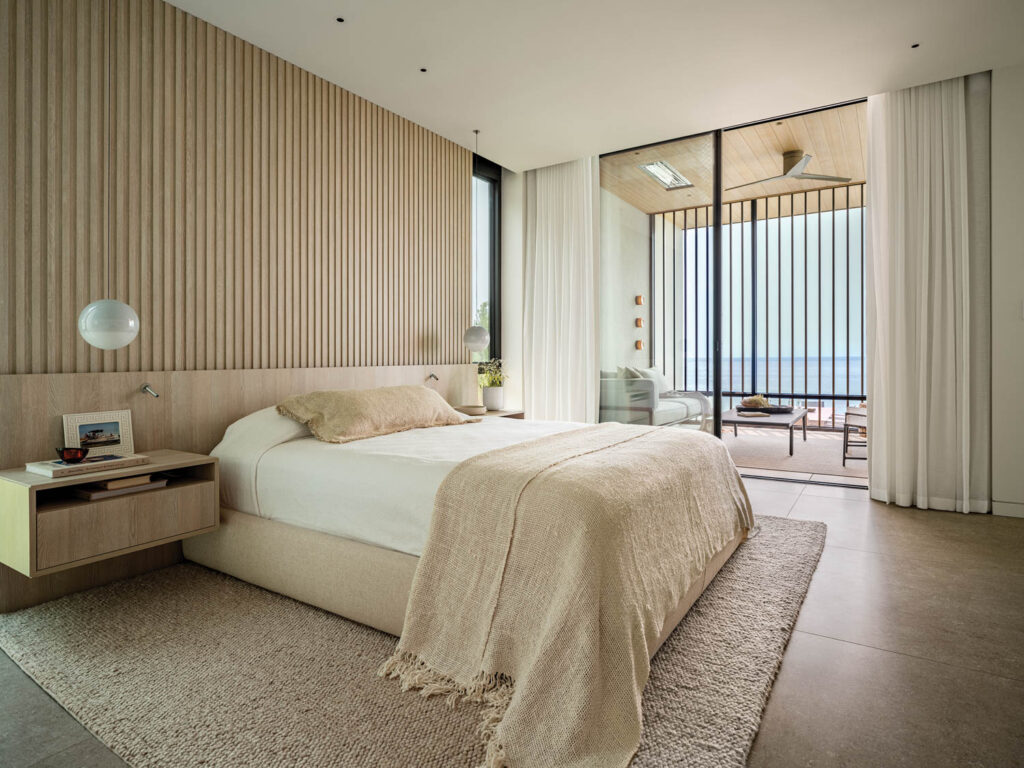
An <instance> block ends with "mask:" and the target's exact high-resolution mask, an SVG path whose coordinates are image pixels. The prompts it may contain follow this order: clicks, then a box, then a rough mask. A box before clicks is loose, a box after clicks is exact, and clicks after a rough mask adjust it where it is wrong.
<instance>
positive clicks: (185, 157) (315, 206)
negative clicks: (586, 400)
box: [0, 0, 472, 374]
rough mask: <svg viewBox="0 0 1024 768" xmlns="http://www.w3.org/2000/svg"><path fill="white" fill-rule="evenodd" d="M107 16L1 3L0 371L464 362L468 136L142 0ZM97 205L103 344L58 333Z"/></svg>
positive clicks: (85, 294)
mask: <svg viewBox="0 0 1024 768" xmlns="http://www.w3.org/2000/svg"><path fill="white" fill-rule="evenodd" d="M107 22H108V20H107V6H106V2H105V0H79V2H75V3H71V2H60V0H38V1H36V2H33V1H32V0H3V2H0V106H2V109H0V192H2V193H3V194H2V196H0V197H2V204H0V374H30V373H73V372H81V373H85V372H104V371H170V370H204V369H205V370H209V369H236V368H246V369H249V368H295V367H314V368H315V367H331V366H372V365H410V364H428V363H432V364H452V363H462V362H466V361H468V360H469V352H468V350H466V349H465V348H464V347H463V346H462V344H461V341H460V339H461V334H462V331H463V330H464V328H465V326H466V324H467V323H468V322H469V320H470V306H469V305H470V292H469V289H470V286H469V281H468V275H469V272H470V260H471V254H470V204H471V198H470V184H471V177H472V171H471V167H472V163H471V154H470V153H469V152H468V151H467V150H465V149H463V148H461V147H459V146H457V145H455V144H453V143H451V142H449V141H447V140H445V139H442V138H440V137H438V136H435V135H434V134H431V133H430V132H429V131H426V130H425V129H423V128H421V127H420V126H417V125H414V124H412V123H410V122H409V121H407V120H404V119H403V118H401V117H398V116H397V115H394V114H392V113H390V112H388V111H386V110H384V109H382V108H380V107H378V106H376V105H373V104H370V103H368V102H366V101H365V100H363V99H360V98H359V97H357V96H355V95H353V94H351V93H348V92H347V91H345V90H343V89H341V88H338V87H337V86H334V85H332V84H330V83H328V82H326V81H324V80H321V79H319V78H316V77H314V76H313V75H311V74H309V73H308V72H304V71H302V70H300V69H298V68H296V67H294V66H292V65H291V64H288V63H287V62H285V61H282V60H281V59H279V58H277V57H275V56H272V55H271V54H269V53H267V52H265V51H262V50H260V49H258V48H255V47H254V46H252V45H250V44H248V43H246V42H244V41H242V40H239V39H238V38H235V37H233V36H232V35H230V34H227V33H226V32H224V31H223V30H220V29H218V28H216V27H213V26H210V25H209V24H206V23H205V22H203V21H200V20H198V19H196V18H194V17H192V16H190V15H189V14H186V13H184V12H182V11H180V10H178V9H176V8H174V7H172V6H170V5H167V4H166V3H163V2H159V1H158V0H111V23H110V25H108V23H107ZM108 26H109V29H108ZM108 34H109V36H110V37H109V39H108ZM110 42H113V46H112V47H111V46H110V45H109V43H110ZM110 50H112V51H113V55H112V57H110V69H111V78H110V84H109V87H108V80H107V63H108V51H110ZM108 97H110V102H109V112H108ZM108 141H109V147H110V152H109V157H110V159H111V161H112V165H111V183H110V187H109V189H108V187H107V182H106V172H107V160H108ZM108 218H109V222H110V250H111V269H110V272H109V281H110V285H111V294H112V295H113V296H114V297H115V298H118V299H121V300H125V301H128V302H129V303H130V304H131V305H132V306H133V307H134V308H135V310H136V311H137V312H138V313H139V317H140V319H141V322H142V330H141V333H140V335H139V338H138V339H137V340H136V341H135V342H134V343H132V344H131V345H130V346H129V347H127V348H126V349H122V350H118V351H116V352H101V351H99V350H96V349H94V348H92V347H89V346H88V345H86V344H85V343H84V342H83V341H82V340H81V338H80V337H79V336H78V333H77V328H76V323H77V317H78V313H79V312H80V311H81V310H82V308H83V307H84V306H85V305H86V304H88V303H89V302H90V301H93V300H96V299H99V298H104V297H106V296H107V295H108V294H107V289H106V285H107V280H108V274H107V271H106V268H105V262H106V243H107V223H108Z"/></svg>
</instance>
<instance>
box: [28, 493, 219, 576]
mask: <svg viewBox="0 0 1024 768" xmlns="http://www.w3.org/2000/svg"><path fill="white" fill-rule="evenodd" d="M216 493H217V490H216V483H215V482H214V481H213V480H196V481H190V482H185V483H178V484H174V485H170V486H168V487H167V488H163V489H161V490H157V491H144V492H141V493H137V494H130V495H127V496H119V497H116V498H111V499H104V500H102V501H94V502H86V501H83V502H69V503H68V504H67V506H53V507H47V508H45V509H40V510H39V512H38V514H37V516H36V569H37V570H40V571H41V570H45V569H47V568H53V567H56V566H59V565H65V564H67V563H73V562H76V561H78V560H85V559H87V558H91V557H97V556H99V555H105V554H108V553H111V552H116V551H118V550H121V549H127V548H129V547H135V546H139V545H141V544H147V543H149V542H155V541H160V540H161V539H169V538H172V537H175V536H181V535H183V534H186V533H189V532H191V531H196V530H200V529H202V528H210V527H212V526H214V525H216V523H217V519H216V518H217V509H218V507H217V503H216V501H217V499H216Z"/></svg>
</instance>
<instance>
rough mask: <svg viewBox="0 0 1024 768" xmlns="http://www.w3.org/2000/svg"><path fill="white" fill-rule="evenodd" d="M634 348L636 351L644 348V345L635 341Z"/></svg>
mask: <svg viewBox="0 0 1024 768" xmlns="http://www.w3.org/2000/svg"><path fill="white" fill-rule="evenodd" d="M636 348H637V349H643V348H644V343H643V342H642V341H640V340H637V342H636Z"/></svg>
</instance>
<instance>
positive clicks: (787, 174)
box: [726, 149, 850, 192]
mask: <svg viewBox="0 0 1024 768" xmlns="http://www.w3.org/2000/svg"><path fill="white" fill-rule="evenodd" d="M809 162H811V155H805V154H804V151H803V150H802V149H791V150H790V151H789V152H783V153H782V175H781V176H772V177H771V178H770V179H758V180H757V181H748V182H747V183H746V184H737V185H736V186H735V187H728V188H727V189H726V191H727V192H728V191H729V190H730V189H739V188H740V187H749V186H752V185H754V184H765V183H767V182H769V181H780V180H781V179H813V180H815V181H834V182H837V183H840V184H841V183H843V182H846V181H849V180H850V179H849V177H847V176H822V175H821V174H820V173H804V168H806V167H807V164H808V163H809Z"/></svg>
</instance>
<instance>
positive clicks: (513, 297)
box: [501, 169, 530, 418]
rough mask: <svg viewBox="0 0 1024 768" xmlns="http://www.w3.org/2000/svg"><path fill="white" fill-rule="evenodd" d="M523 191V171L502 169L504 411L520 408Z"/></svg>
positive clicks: (521, 374)
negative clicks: (505, 378)
mask: <svg viewBox="0 0 1024 768" xmlns="http://www.w3.org/2000/svg"><path fill="white" fill-rule="evenodd" d="M523 193H524V185H523V174H521V173H513V172H512V171H509V170H505V169H502V172H501V357H502V365H503V368H504V371H505V373H507V374H508V379H507V380H506V381H505V408H506V409H508V410H519V409H521V408H522V407H523ZM526 416H527V418H529V416H530V414H526Z"/></svg>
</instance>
